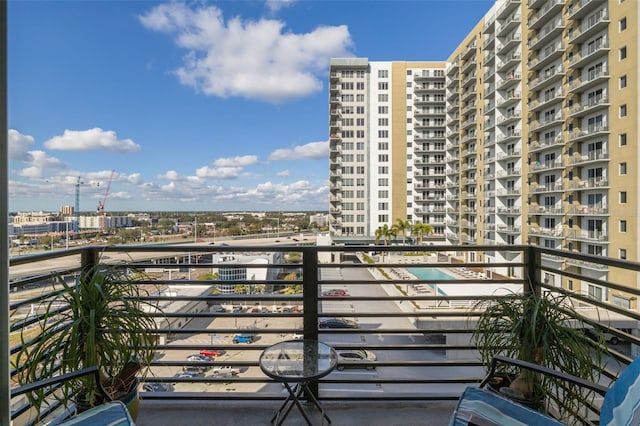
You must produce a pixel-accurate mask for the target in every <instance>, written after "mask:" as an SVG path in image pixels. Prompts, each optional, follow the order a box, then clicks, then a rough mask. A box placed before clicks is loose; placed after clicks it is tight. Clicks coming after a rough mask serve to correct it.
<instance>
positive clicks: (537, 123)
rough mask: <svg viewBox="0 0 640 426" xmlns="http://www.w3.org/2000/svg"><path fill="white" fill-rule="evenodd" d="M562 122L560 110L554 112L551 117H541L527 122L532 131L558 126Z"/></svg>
mask: <svg viewBox="0 0 640 426" xmlns="http://www.w3.org/2000/svg"><path fill="white" fill-rule="evenodd" d="M563 122H564V117H563V115H562V113H561V112H559V113H556V114H555V115H554V116H552V117H543V118H541V119H539V120H533V121H531V122H530V123H529V130H530V131H532V132H542V131H544V130H546V129H549V128H551V127H554V126H560V125H561V124H562V123H563Z"/></svg>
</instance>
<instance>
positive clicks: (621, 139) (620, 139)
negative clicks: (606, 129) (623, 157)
mask: <svg viewBox="0 0 640 426" xmlns="http://www.w3.org/2000/svg"><path fill="white" fill-rule="evenodd" d="M618 142H619V144H620V146H625V145H626V144H627V134H626V133H620V135H618Z"/></svg>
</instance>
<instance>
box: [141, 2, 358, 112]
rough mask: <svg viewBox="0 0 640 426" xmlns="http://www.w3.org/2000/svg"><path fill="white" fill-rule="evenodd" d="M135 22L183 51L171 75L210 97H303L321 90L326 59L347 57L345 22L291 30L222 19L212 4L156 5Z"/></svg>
mask: <svg viewBox="0 0 640 426" xmlns="http://www.w3.org/2000/svg"><path fill="white" fill-rule="evenodd" d="M140 21H141V22H142V25H143V26H145V27H146V28H148V29H150V30H154V31H159V32H165V33H169V34H172V35H173V36H174V37H175V43H176V44H177V45H178V46H180V47H182V48H184V49H186V50H187V54H186V55H185V57H184V65H183V66H182V67H180V68H179V69H177V70H176V71H175V74H176V75H177V76H178V78H179V80H180V82H181V83H182V84H185V85H188V86H191V87H193V88H194V89H195V90H197V91H199V92H202V93H204V94H206V95H211V96H218V97H231V96H239V97H244V98H249V99H259V100H265V101H269V102H282V101H285V100H288V99H293V98H298V97H302V96H307V95H309V94H311V93H315V92H318V91H320V90H321V89H322V80H323V79H324V77H325V74H326V70H327V68H328V66H329V60H330V58H333V57H350V56H353V55H352V54H351V53H350V52H349V49H350V47H351V44H352V41H351V36H350V34H349V29H348V28H347V26H345V25H340V26H324V27H318V28H316V29H314V30H313V31H311V32H308V33H302V34H295V33H293V32H291V31H288V30H287V29H286V27H285V23H283V22H281V21H278V20H271V19H260V20H257V21H251V20H242V19H241V18H239V17H234V18H231V19H229V20H228V21H226V22H225V20H224V17H223V16H222V12H221V11H220V9H218V8H216V7H215V6H200V7H194V8H193V9H191V8H190V7H189V6H188V5H186V4H184V3H166V4H161V5H158V6H156V7H154V8H152V9H151V10H149V11H148V12H147V13H145V14H144V15H142V16H140Z"/></svg>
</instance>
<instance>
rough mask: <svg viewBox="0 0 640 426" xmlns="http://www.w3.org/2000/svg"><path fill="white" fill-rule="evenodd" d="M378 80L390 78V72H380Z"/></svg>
mask: <svg viewBox="0 0 640 426" xmlns="http://www.w3.org/2000/svg"><path fill="white" fill-rule="evenodd" d="M378 78H389V70H378Z"/></svg>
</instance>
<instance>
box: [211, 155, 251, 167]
mask: <svg viewBox="0 0 640 426" xmlns="http://www.w3.org/2000/svg"><path fill="white" fill-rule="evenodd" d="M257 162H258V157H257V156H255V155H243V156H241V157H240V156H238V157H229V158H218V159H217V160H215V161H214V162H213V165H214V166H216V167H246V166H252V165H254V164H256V163H257Z"/></svg>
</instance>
